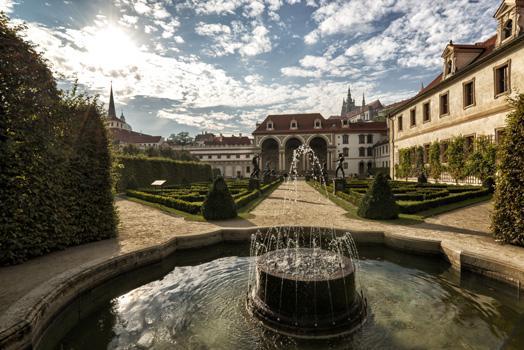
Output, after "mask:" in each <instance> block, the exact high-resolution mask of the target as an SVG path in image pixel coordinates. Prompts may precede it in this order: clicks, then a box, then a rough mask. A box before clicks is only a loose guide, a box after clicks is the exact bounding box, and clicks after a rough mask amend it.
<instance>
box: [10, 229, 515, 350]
mask: <svg viewBox="0 0 524 350" xmlns="http://www.w3.org/2000/svg"><path fill="white" fill-rule="evenodd" d="M265 229H268V227H249V228H223V229H219V230H216V231H211V232H204V233H197V234H188V235H183V236H176V237H174V238H172V239H170V240H169V241H167V242H165V243H162V244H159V245H156V246H151V247H147V248H144V249H140V250H137V251H134V252H130V253H126V254H122V255H118V256H114V257H111V258H104V259H99V260H95V261H92V262H89V263H87V264H84V265H81V266H79V267H77V268H75V269H71V270H68V271H66V272H64V273H62V274H60V275H58V276H56V277H55V278H53V279H51V280H49V281H48V282H46V283H44V284H42V285H40V286H38V287H37V288H35V289H33V290H32V291H31V292H29V293H28V294H26V295H25V296H24V297H22V298H21V299H19V300H18V301H17V302H16V303H14V304H13V305H11V307H10V308H9V309H7V311H6V312H5V313H4V314H3V315H1V316H0V348H1V349H6V350H7V349H26V348H34V347H35V346H36V345H37V344H38V343H39V341H40V338H41V336H42V335H43V334H44V331H45V330H46V328H47V327H48V326H49V325H50V323H51V322H52V321H53V319H54V318H55V317H56V316H57V315H58V314H60V312H61V311H63V310H64V309H65V308H66V307H67V306H68V305H69V304H70V303H71V302H72V301H73V300H74V299H75V298H77V297H78V296H79V295H81V294H82V293H83V292H85V291H87V290H89V289H91V288H94V287H95V286H98V285H101V284H103V283H104V282H106V281H108V280H110V279H112V278H114V277H116V276H118V275H121V274H123V273H125V272H129V271H132V270H135V269H138V268H140V267H143V266H147V265H150V264H153V263H156V262H160V261H162V260H163V259H165V258H167V257H168V256H170V255H171V254H173V253H174V252H175V251H176V250H185V249H195V248H202V247H206V246H211V245H214V244H217V243H220V242H240V241H249V240H250V238H251V234H253V233H255V232H256V231H257V230H265ZM335 231H336V233H337V234H343V233H345V232H348V231H349V232H351V234H352V236H353V238H354V239H355V241H356V242H357V243H360V244H382V245H385V246H387V247H390V248H393V249H398V250H404V251H408V252H411V253H418V254H423V255H433V256H435V255H440V256H442V257H443V258H444V259H446V260H447V261H449V262H450V263H451V265H452V266H453V267H454V268H455V269H457V270H458V271H461V270H463V269H467V270H470V271H474V272H476V273H479V274H481V275H484V276H488V277H490V278H495V279H498V280H501V281H504V282H506V283H509V284H512V285H514V286H517V287H518V288H519V289H520V285H521V284H522V282H523V281H524V270H522V269H520V268H519V267H518V266H515V265H513V264H511V262H508V261H503V260H501V259H495V258H494V257H492V256H488V255H487V254H480V253H473V252H467V251H462V250H458V249H457V248H456V247H454V246H453V244H450V243H449V242H447V241H445V242H443V241H441V240H435V239H424V238H415V237H408V236H406V235H400V234H393V233H390V232H379V231H353V230H351V229H339V228H337V229H335ZM506 260H507V259H506Z"/></svg>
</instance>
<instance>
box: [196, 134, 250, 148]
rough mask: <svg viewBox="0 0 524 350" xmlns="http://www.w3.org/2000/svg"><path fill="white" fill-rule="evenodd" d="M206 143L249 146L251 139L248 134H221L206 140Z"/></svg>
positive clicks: (210, 144)
mask: <svg viewBox="0 0 524 350" xmlns="http://www.w3.org/2000/svg"><path fill="white" fill-rule="evenodd" d="M204 144H205V145H209V146H221V145H224V146H240V145H246V146H248V145H251V139H250V138H249V137H247V136H220V137H215V138H214V139H213V140H212V141H205V142H204Z"/></svg>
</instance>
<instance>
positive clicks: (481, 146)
mask: <svg viewBox="0 0 524 350" xmlns="http://www.w3.org/2000/svg"><path fill="white" fill-rule="evenodd" d="M496 158H497V147H496V146H495V144H494V143H493V142H491V140H490V138H489V137H487V136H478V137H477V138H476V139H475V144H474V148H473V152H472V153H471V154H470V156H469V158H468V160H467V171H468V174H470V175H472V176H475V177H476V178H478V179H479V180H481V181H482V183H483V184H486V182H487V181H488V179H490V178H491V179H493V178H494V177H495V171H496V168H497V164H496Z"/></svg>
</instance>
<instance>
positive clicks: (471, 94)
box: [463, 80, 475, 108]
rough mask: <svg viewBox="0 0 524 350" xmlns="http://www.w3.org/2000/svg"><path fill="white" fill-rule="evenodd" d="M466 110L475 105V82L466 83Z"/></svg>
mask: <svg viewBox="0 0 524 350" xmlns="http://www.w3.org/2000/svg"><path fill="white" fill-rule="evenodd" d="M463 93H464V108H467V107H470V106H473V105H474V104H475V81H474V80H472V81H468V82H467V83H464V92H463Z"/></svg>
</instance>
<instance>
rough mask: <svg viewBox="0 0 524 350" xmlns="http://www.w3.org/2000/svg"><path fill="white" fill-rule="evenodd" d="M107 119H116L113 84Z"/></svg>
mask: <svg viewBox="0 0 524 350" xmlns="http://www.w3.org/2000/svg"><path fill="white" fill-rule="evenodd" d="M107 117H108V118H115V119H116V111H115V99H114V98H113V82H111V91H110V93H109V109H108V110H107Z"/></svg>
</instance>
